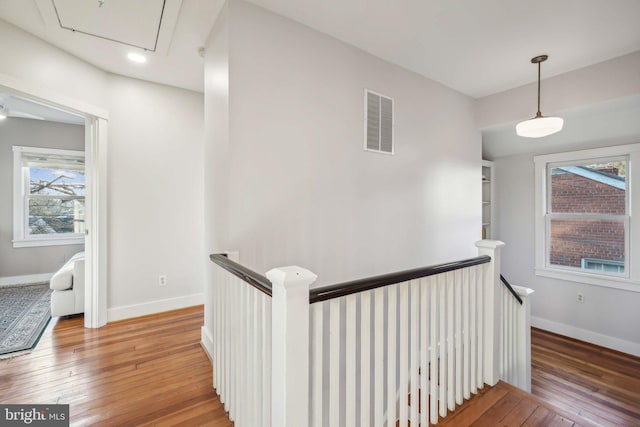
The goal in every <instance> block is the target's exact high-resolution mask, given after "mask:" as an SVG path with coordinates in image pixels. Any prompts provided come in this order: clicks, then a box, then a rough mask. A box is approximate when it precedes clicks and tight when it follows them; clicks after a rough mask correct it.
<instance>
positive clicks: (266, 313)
mask: <svg viewBox="0 0 640 427" xmlns="http://www.w3.org/2000/svg"><path fill="white" fill-rule="evenodd" d="M260 299H261V301H262V308H263V309H262V320H261V321H260V324H261V325H262V348H263V353H262V354H261V355H260V356H261V360H262V378H263V380H262V396H261V399H260V401H261V402H262V419H263V420H264V425H265V426H270V425H271V297H268V296H266V295H264V294H260Z"/></svg>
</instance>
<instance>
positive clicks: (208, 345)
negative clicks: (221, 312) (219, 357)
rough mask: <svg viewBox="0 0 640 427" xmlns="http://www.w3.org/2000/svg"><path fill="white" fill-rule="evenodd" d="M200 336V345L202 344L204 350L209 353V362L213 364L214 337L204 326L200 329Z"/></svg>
mask: <svg viewBox="0 0 640 427" xmlns="http://www.w3.org/2000/svg"><path fill="white" fill-rule="evenodd" d="M200 336H201V338H200V344H202V348H203V349H204V352H205V353H207V357H208V358H209V360H210V361H211V362H213V337H212V336H211V333H209V331H208V330H207V329H206V328H205V327H204V326H203V327H202V328H200Z"/></svg>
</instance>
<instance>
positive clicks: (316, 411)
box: [310, 303, 324, 427]
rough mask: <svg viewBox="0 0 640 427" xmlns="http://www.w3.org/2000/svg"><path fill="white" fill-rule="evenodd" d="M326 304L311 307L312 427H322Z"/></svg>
mask: <svg viewBox="0 0 640 427" xmlns="http://www.w3.org/2000/svg"><path fill="white" fill-rule="evenodd" d="M323 306H324V304H322V303H317V304H313V305H311V315H312V318H313V321H312V322H311V348H312V350H313V351H312V354H311V363H312V364H311V400H310V402H311V426H312V427H322V402H323V399H324V396H323V395H322V385H323V347H322V341H323V339H322V338H323V328H322V326H323V321H324V320H323V316H322V310H323Z"/></svg>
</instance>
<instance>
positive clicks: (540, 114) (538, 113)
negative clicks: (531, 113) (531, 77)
mask: <svg viewBox="0 0 640 427" xmlns="http://www.w3.org/2000/svg"><path fill="white" fill-rule="evenodd" d="M536 117H542V113H541V112H540V62H538V112H537V113H536Z"/></svg>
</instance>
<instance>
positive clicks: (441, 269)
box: [309, 255, 491, 304]
mask: <svg viewBox="0 0 640 427" xmlns="http://www.w3.org/2000/svg"><path fill="white" fill-rule="evenodd" d="M490 261H491V257H490V256H488V255H481V256H478V257H475V258H469V259H465V260H462V261H454V262H449V263H444V264H438V265H432V266H430V267H420V268H414V269H412V270H404V271H399V272H397V273H389V274H383V275H380V276H374V277H367V278H364V279H358V280H352V281H350V282H344V283H339V284H337V285H330V286H324V287H322V288H315V289H310V290H309V304H313V303H316V302H320V301H327V300H330V299H333V298H339V297H343V296H345V295H350V294H355V293H358V292H364V291H369V290H371V289H376V288H380V287H383V286H388V285H393V284H395V283H401V282H406V281H407V280H412V279H417V278H419V277H427V276H433V275H435V274H440V273H446V272H448V271H453V270H459V269H461V268H465V267H471V266H474V265H479V264H486V263H488V262H490Z"/></svg>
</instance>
